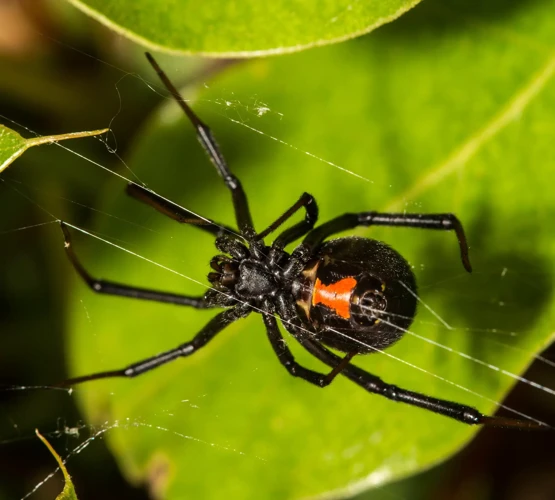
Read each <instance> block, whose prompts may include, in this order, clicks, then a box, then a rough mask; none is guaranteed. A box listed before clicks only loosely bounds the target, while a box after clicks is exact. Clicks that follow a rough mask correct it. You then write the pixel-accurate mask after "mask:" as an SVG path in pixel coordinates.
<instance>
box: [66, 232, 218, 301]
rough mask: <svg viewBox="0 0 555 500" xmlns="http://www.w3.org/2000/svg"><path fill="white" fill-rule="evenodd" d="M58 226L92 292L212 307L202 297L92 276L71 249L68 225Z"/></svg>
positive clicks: (70, 254) (70, 255)
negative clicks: (124, 283)
mask: <svg viewBox="0 0 555 500" xmlns="http://www.w3.org/2000/svg"><path fill="white" fill-rule="evenodd" d="M60 226H61V228H62V232H63V233H64V240H65V249H66V253H67V256H68V257H69V260H70V262H71V264H72V265H73V267H74V268H75V270H76V271H77V272H78V273H79V275H80V276H81V278H83V281H84V282H85V283H86V284H87V285H88V286H89V288H90V289H91V290H92V291H93V292H96V293H103V294H107V295H118V296H120V297H130V298H134V299H143V300H153V301H156V302H165V303H167V304H177V305H180V306H191V307H195V308H197V309H206V308H209V307H214V305H212V304H211V303H209V302H207V301H206V300H205V298H204V297H188V296H186V295H179V294H174V293H168V292H160V291H157V290H149V289H146V288H138V287H133V286H128V285H123V284H120V283H114V282H113V281H104V280H99V279H96V278H93V277H92V276H91V275H90V274H89V273H88V272H87V270H86V269H85V268H84V267H83V265H82V264H81V262H79V259H78V258H77V255H75V252H74V251H73V247H72V244H71V235H70V232H69V229H68V227H67V226H66V225H65V224H64V223H63V222H61V223H60Z"/></svg>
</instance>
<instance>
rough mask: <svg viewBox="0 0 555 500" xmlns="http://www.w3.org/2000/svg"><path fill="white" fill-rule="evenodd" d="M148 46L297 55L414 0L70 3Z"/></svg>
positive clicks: (360, 30) (356, 31) (364, 28)
mask: <svg viewBox="0 0 555 500" xmlns="http://www.w3.org/2000/svg"><path fill="white" fill-rule="evenodd" d="M69 1H70V2H71V3H72V4H73V5H75V6H76V7H77V8H79V9H81V10H83V11H84V12H85V13H87V14H89V15H90V16H92V17H94V18H96V19H97V20H98V21H100V22H102V23H104V24H106V25H107V26H109V27H110V28H112V29H114V30H115V31H117V32H119V33H121V34H123V35H124V36H126V37H129V38H131V39H133V40H135V41H137V42H138V43H140V44H142V45H145V46H147V47H149V48H152V49H155V50H156V49H158V50H169V51H173V52H180V53H184V54H200V55H205V56H217V57H223V56H226V57H245V56H260V55H267V54H284V53H287V52H294V51H295V52H296V51H298V50H302V49H307V48H310V47H316V46H321V45H326V44H329V43H334V42H339V41H342V40H346V39H349V38H354V37H356V36H360V35H363V34H365V33H368V32H370V31H372V30H374V29H376V28H378V27H379V26H381V25H382V24H385V23H388V22H391V21H393V20H394V19H396V18H397V17H399V16H400V15H402V14H403V13H404V12H406V11H407V10H409V9H410V8H412V7H413V6H414V5H416V4H417V3H418V2H419V0H371V1H365V2H352V1H346V0H303V1H296V2H290V1H285V0H274V1H272V2H261V1H259V0H242V1H241V2H221V1H219V0H209V1H204V2H197V1H194V0H179V1H176V0H126V1H122V0H120V1H118V2H113V1H111V0H85V1H83V0H69Z"/></svg>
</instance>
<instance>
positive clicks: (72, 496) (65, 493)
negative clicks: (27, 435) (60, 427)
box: [35, 429, 77, 500]
mask: <svg viewBox="0 0 555 500" xmlns="http://www.w3.org/2000/svg"><path fill="white" fill-rule="evenodd" d="M35 433H36V435H37V436H38V438H39V439H40V440H41V441H42V442H43V443H44V445H45V446H46V447H47V448H48V450H49V451H50V453H52V456H53V457H54V458H55V459H56V462H58V466H59V467H60V470H61V471H62V474H63V475H64V482H65V484H64V489H63V490H62V492H61V493H60V494H59V495H58V496H57V497H56V500H77V493H76V492H75V487H74V486H73V483H72V482H71V476H70V475H69V473H68V472H67V469H66V466H65V464H64V462H63V460H62V459H61V458H60V455H58V454H57V453H56V450H54V448H53V447H52V445H51V444H50V443H49V442H48V441H47V440H46V438H45V437H44V436H43V435H42V434H41V433H40V432H39V430H38V429H36V430H35Z"/></svg>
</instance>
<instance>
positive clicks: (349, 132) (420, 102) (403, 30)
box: [67, 2, 555, 499]
mask: <svg viewBox="0 0 555 500" xmlns="http://www.w3.org/2000/svg"><path fill="white" fill-rule="evenodd" d="M450 5H451V8H450V9H448V8H447V7H446V6H445V3H444V2H428V3H426V4H424V5H423V6H422V7H421V8H420V9H418V10H415V11H413V12H411V13H409V14H407V15H406V16H404V17H403V18H402V19H401V20H399V21H398V22H397V23H394V24H392V25H390V26H388V27H386V28H384V29H383V30H380V31H379V32H376V33H375V34H374V35H372V36H371V37H368V38H366V39H364V40H357V41H353V42H349V43H345V44H341V45H336V46H333V47H327V48H324V49H320V50H318V51H312V52H306V53H302V54H297V55H291V56H287V57H282V58H279V59H271V60H257V61H251V62H249V63H245V64H242V65H238V66H235V67H234V68H233V69H232V70H229V71H228V72H227V73H226V74H225V75H224V76H222V77H220V78H219V79H217V80H216V81H213V82H210V84H209V85H208V87H209V89H208V90H203V91H202V93H201V94H200V96H199V99H198V100H196V101H195V102H194V103H193V106H194V107H195V110H197V112H198V113H199V115H200V116H201V118H202V119H203V120H204V121H205V122H207V123H208V124H210V126H211V127H212V129H213V131H214V134H215V135H216V137H217V138H218V141H219V143H220V145H221V147H222V150H223V153H224V155H226V157H227V159H228V161H229V163H230V165H231V166H232V168H233V171H234V172H235V173H236V174H237V175H238V176H239V178H240V179H241V180H242V181H243V184H244V186H245V188H246V191H247V193H248V195H249V201H250V204H251V207H252V211H253V214H254V219H255V223H256V226H257V228H259V229H263V228H264V227H265V226H267V225H268V224H269V223H270V222H271V221H272V220H274V219H275V218H276V216H277V215H278V214H281V213H283V211H284V210H285V209H286V208H288V207H289V206H290V205H291V204H292V203H294V202H295V201H296V200H297V198H298V196H299V195H300V194H301V193H302V192H303V191H308V192H310V193H311V194H313V195H314V196H315V197H316V199H317V200H318V202H319V206H320V212H321V221H325V220H328V219H330V218H331V217H334V216H336V215H338V214H342V213H344V212H356V211H367V210H380V211H393V210H397V211H403V210H406V211H411V212H423V213H434V212H438V213H442V212H453V213H455V214H456V215H457V216H458V217H459V218H460V219H461V221H462V222H463V224H464V226H465V228H466V231H467V236H468V239H469V242H470V246H471V260H472V264H473V267H474V273H473V274H472V275H469V274H467V273H466V272H465V271H464V269H463V267H462V264H461V262H460V259H459V253H458V247H457V242H456V238H455V237H454V235H452V234H446V233H440V232H437V233H436V232H430V231H428V232H427V231H422V230H411V229H395V228H372V229H360V230H357V231H353V233H354V234H359V235H363V236H369V237H373V238H377V239H380V240H384V241H386V242H387V243H389V244H391V245H392V246H393V247H394V248H396V249H398V250H399V251H400V252H401V253H402V254H403V255H405V257H406V258H407V259H408V260H409V262H411V264H412V265H413V266H414V270H415V273H416V275H417V279H418V282H419V285H420V297H421V299H422V300H423V301H424V302H425V304H426V305H427V306H429V307H430V308H431V309H432V310H433V312H434V314H436V315H438V316H439V317H440V318H441V321H440V320H439V319H438V318H437V317H436V316H434V314H432V313H431V312H430V311H429V310H427V309H426V307H424V306H421V307H420V309H419V312H418V315H417V317H416V320H415V323H414V324H413V326H412V327H411V328H410V333H407V334H406V335H405V337H404V338H403V339H402V340H401V341H400V342H398V343H397V344H396V345H394V346H393V347H391V348H390V349H388V350H387V351H386V352H385V353H384V354H373V355H368V356H360V357H358V358H356V359H355V360H354V363H356V364H357V365H359V366H361V367H363V368H365V369H367V370H368V371H370V372H371V373H374V374H376V375H378V376H380V377H381V378H383V379H384V380H386V381H388V382H391V383H393V384H396V385H398V386H400V387H405V388H407V389H411V390H415V391H420V392H423V393H425V394H429V395H432V396H434V397H440V398H444V399H449V400H453V401H458V402H461V403H464V404H468V405H471V406H474V407H476V408H478V409H479V410H480V411H481V412H483V413H485V414H491V413H493V412H494V411H495V409H496V406H497V405H496V403H495V402H500V401H502V399H503V397H504V396H505V395H506V394H507V392H508V391H509V390H510V388H511V387H512V386H513V384H514V383H515V377H517V376H519V375H520V374H522V373H523V372H524V371H525V369H526V368H527V366H528V365H529V364H530V363H531V361H532V360H533V359H534V356H535V355H536V354H537V353H539V352H540V351H541V350H542V349H543V348H544V346H546V345H547V344H548V343H549V342H550V341H551V337H552V333H551V332H553V324H554V322H555V304H554V296H553V282H554V280H553V278H554V276H553V273H554V270H555V265H554V264H555V259H554V255H555V234H554V232H553V230H552V223H551V221H553V220H554V218H555V196H553V187H552V183H551V180H550V179H551V177H552V172H553V165H554V164H555V146H554V142H553V135H554V134H555V125H554V121H553V117H552V115H553V113H552V110H553V109H554V107H555V84H554V79H553V75H554V72H555V59H554V57H553V54H552V51H551V49H550V47H552V46H553V43H554V42H555V29H554V28H555V10H553V8H552V5H551V4H550V3H549V2H546V3H542V2H535V3H533V4H526V5H525V6H524V5H518V6H517V5H516V4H515V5H511V6H506V4H505V3H503V2H498V3H497V4H489V3H488V7H487V8H486V7H482V4H481V3H479V2H476V3H474V4H472V5H470V4H468V5H467V3H461V4H460V5H462V6H461V7H459V9H460V10H456V8H455V5H458V4H455V3H454V2H453V3H452V4H450ZM509 46H510V47H511V49H510V50H509V49H508V47H509ZM168 69H169V70H171V68H168ZM186 96H188V94H186ZM241 124H244V125H246V127H243V126H241ZM247 127H252V128H254V129H256V130H260V131H262V132H263V135H261V134H257V133H255V132H253V130H252V129H249V128H247ZM271 137H275V138H277V139H278V140H279V141H283V142H277V141H275V140H272V139H271ZM284 143H285V144H284ZM287 145H291V146H292V147H288V146H287ZM305 151H308V152H310V153H311V154H313V155H317V156H318V157H321V158H324V159H325V160H326V162H324V161H319V160H317V159H316V158H314V157H311V156H308V155H305V154H304V152H305ZM327 162H331V163H333V164H336V165H339V166H340V167H342V168H344V169H348V170H350V171H352V172H354V173H355V174H356V175H358V176H361V177H363V178H366V179H368V180H369V181H368V182H366V181H365V180H363V179H361V178H360V177H356V176H354V175H350V174H348V173H346V172H345V171H344V170H340V169H338V168H335V167H334V166H333V165H332V164H330V163H327ZM128 164H129V165H130V167H131V168H132V170H133V172H134V173H135V174H137V175H138V177H139V178H140V179H141V180H143V181H144V182H146V183H147V184H148V186H149V187H150V188H152V189H154V190H156V191H157V192H159V193H161V194H162V195H164V196H166V197H168V198H169V199H172V200H174V201H175V202H177V203H180V204H181V205H183V206H186V207H187V208H189V209H191V210H194V211H195V212H197V213H200V214H202V215H204V216H206V217H210V218H213V219H216V220H219V221H221V222H223V223H227V224H233V213H232V210H231V203H230V197H229V193H228V192H227V191H226V189H225V187H224V186H223V183H222V182H221V180H220V179H219V178H218V177H217V175H216V173H215V171H214V169H213V167H212V166H211V165H210V163H209V162H208V160H207V159H206V157H205V156H204V154H203V152H202V150H201V148H200V146H199V145H198V144H197V143H196V141H195V138H194V135H193V133H192V130H191V127H190V124H188V123H187V122H186V121H185V119H184V118H182V117H181V113H180V110H179V109H178V107H177V106H176V105H175V104H174V103H173V102H171V101H170V102H166V103H165V105H164V107H163V108H162V109H161V110H160V112H159V113H158V114H157V116H156V117H154V118H153V120H152V121H151V123H150V125H149V126H148V127H147V129H146V130H145V133H144V135H143V136H142V137H140V139H139V140H138V141H137V144H136V148H135V150H134V152H133V155H132V157H131V158H130V159H128ZM123 184H124V183H122V182H121V181H119V180H118V181H116V182H114V184H113V186H111V188H110V190H109V192H106V193H105V195H104V199H105V200H106V201H105V204H104V205H103V206H102V207H100V208H101V209H102V210H103V211H107V212H108V213H110V214H112V215H116V216H117V217H121V218H123V219H126V220H130V221H132V222H134V223H135V224H139V225H140V226H142V227H137V226H134V225H130V224H125V223H123V222H122V221H121V220H118V219H111V218H106V217H102V219H101V220H100V221H99V225H98V226H97V227H96V228H95V229H98V230H99V231H100V232H101V233H102V234H103V235H105V236H106V237H108V238H113V239H114V240H115V241H116V243H117V244H119V245H121V246H123V247H125V248H128V249H131V250H132V251H134V252H137V253H139V254H140V255H142V256H144V257H146V258H148V259H152V260H154V261H156V262H158V263H160V264H161V265H163V266H166V267H167V268H169V269H171V270H174V271H176V272H177V273H179V274H174V273H172V272H169V271H167V270H164V269H161V268H159V267H156V266H154V265H152V264H150V263H148V262H145V261H143V260H141V259H139V258H136V257H133V256H131V255H129V254H127V253H125V252H121V251H118V250H117V249H115V248H113V247H109V246H108V245H106V244H104V243H101V242H98V241H97V240H95V239H94V238H89V237H84V236H83V235H79V234H75V248H76V251H77V253H78V254H79V256H80V258H81V260H82V262H83V263H84V265H85V266H86V267H87V269H89V270H90V272H91V273H93V274H94V275H95V276H99V277H100V276H102V277H105V278H107V279H112V280H116V281H120V282H124V283H128V284H133V285H136V286H142V287H149V288H153V289H163V290H168V291H174V292H182V293H186V294H193V295H200V294H202V293H204V291H205V290H206V288H205V287H204V286H202V285H199V284H197V283H195V282H192V281H189V280H188V279H186V278H184V277H183V276H182V275H185V276H188V277H190V278H192V279H194V280H198V281H199V282H201V283H206V281H205V276H206V273H207V272H209V267H208V262H209V259H210V258H211V256H213V255H214V254H216V253H218V252H217V251H216V250H215V249H214V247H213V239H212V238H210V237H209V236H207V235H206V234H204V233H203V232H202V231H199V230H198V229H195V228H193V227H183V226H180V225H179V224H176V223H175V222H174V221H171V220H167V219H166V218H164V217H162V216H161V215H160V214H158V213H155V212H154V211H153V210H152V209H150V208H149V207H146V206H142V205H140V204H138V203H137V202H136V201H135V200H130V199H128V198H127V197H126V196H125V195H124V194H123V189H124V185H123ZM299 219H300V215H298V216H297V217H296V218H295V221H296V220H299ZM149 229H151V230H149ZM67 272H71V271H70V266H69V265H68V269H67ZM76 280H77V278H76ZM71 297H72V307H71V319H70V324H71V367H72V370H71V371H72V374H73V375H82V374H86V373H91V372H94V371H100V370H111V369H115V368H120V367H123V366H125V365H126V364H129V363H131V362H134V361H138V360H140V359H143V358H146V357H148V356H151V355H153V354H156V353H158V352H161V351H163V350H165V349H169V348H171V347H173V346H177V345H179V344H180V343H182V342H184V341H187V340H189V339H191V338H192V336H193V335H194V334H195V332H197V331H198V330H199V329H200V328H201V326H202V325H203V324H205V323H206V322H207V321H208V319H209V318H210V317H212V316H213V315H214V312H212V311H194V310H188V309H187V308H179V307H174V306H169V305H162V304H155V303H147V302H137V301H133V300H130V299H124V298H116V297H106V296H97V295H95V294H93V293H91V292H90V290H89V289H87V287H86V286H85V285H84V284H83V283H81V282H78V283H76V284H75V287H74V289H73V292H72V294H71ZM442 321H443V322H442ZM444 322H446V323H444ZM265 337H266V336H265V333H264V328H263V325H262V321H261V319H260V317H259V315H256V314H253V315H252V316H251V317H249V318H248V319H246V320H242V321H240V322H237V323H236V324H234V325H233V326H231V327H229V328H228V329H226V330H225V331H224V332H222V333H221V334H220V335H219V336H218V337H217V338H216V339H215V340H214V341H213V342H212V343H211V344H210V345H208V346H207V347H206V348H204V349H202V350H201V351H200V352H199V353H198V354H196V355H195V356H192V357H190V358H188V359H183V360H178V361H175V362H173V363H171V364H169V365H167V366H165V367H163V368H159V369H157V370H155V371H154V372H152V373H150V374H145V375H144V376H141V377H138V378H136V379H133V380H106V381H99V382H94V383H90V384H87V385H83V386H81V387H78V388H76V394H78V395H79V397H80V399H81V401H82V403H83V406H84V408H85V410H86V414H87V416H88V419H89V420H90V421H92V422H93V423H103V422H106V421H108V422H114V421H117V422H119V423H120V427H121V428H120V429H117V430H114V431H113V432H112V433H111V434H110V436H109V437H108V441H109V445H110V447H111V449H112V450H113V452H114V454H115V455H116V456H117V458H118V461H119V463H120V465H121V467H122V469H123V470H124V471H126V473H127V474H128V475H129V476H130V477H132V478H133V479H134V480H136V481H140V480H145V479H146V480H147V481H148V482H149V483H150V484H151V486H152V488H153V489H155V490H156V491H158V492H161V493H160V494H164V493H165V496H166V497H167V498H184V497H192V498H206V499H210V498H242V499H249V498H280V499H283V498H295V499H296V498H307V497H313V496H318V495H324V496H326V498H331V497H339V496H344V495H346V494H347V493H354V492H356V491H360V490H363V489H365V488H370V487H372V486H376V485H379V484H383V483H385V482H389V481H393V480H395V479H399V478H402V477H404V476H407V475H409V474H412V473H414V472H416V471H420V470H423V469H426V468H429V467H431V466H432V465H433V464H435V463H437V462H439V461H442V460H445V459H446V458H447V457H448V456H450V455H451V454H453V453H455V452H456V451H457V450H459V449H460V448H461V447H462V446H464V445H465V443H467V442H468V440H469V439H471V437H472V436H473V435H474V433H475V432H477V431H478V428H476V427H470V426H465V425H463V424H460V423H457V422H454V421H451V420H449V419H448V418H445V417H441V416H438V415H434V414H432V413H430V412H427V411H424V410H420V409H416V408H412V407H409V406H407V405H403V404H398V403H393V402H390V401H388V400H386V399H385V398H382V397H379V396H375V395H371V394H368V393H366V392H365V391H363V390H361V389H360V388H359V387H356V386H354V385H353V384H352V383H350V382H349V381H348V380H346V379H344V378H342V377H338V379H337V380H335V381H334V383H333V384H331V386H330V387H327V388H326V389H323V390H322V389H318V388H315V387H313V386H310V385H309V384H307V383H306V382H304V381H302V380H299V379H295V378H293V377H291V376H290V375H288V374H287V372H286V371H285V370H284V369H283V367H282V366H280V364H279V362H278V360H277V359H276V358H275V355H274V354H273V352H272V349H271V348H270V346H269V344H268V341H267V339H266V338H265ZM286 340H287V342H288V344H289V345H290V347H291V349H292V350H293V351H294V354H295V356H296V357H297V359H298V360H299V361H300V362H301V363H303V364H304V365H306V366H308V367H310V368H313V369H318V370H324V368H323V367H322V365H321V364H319V363H318V362H317V361H315V360H313V359H312V358H310V356H307V355H306V353H304V352H303V351H302V349H301V348H300V347H299V346H298V345H297V344H296V343H295V341H294V339H291V338H290V337H289V336H286ZM440 346H445V348H442V347H440ZM469 358H473V359H475V360H477V361H473V360H472V359H469ZM507 374H513V376H510V375H507ZM528 389H529V390H534V389H532V388H528ZM516 410H519V408H516ZM506 414H507V415H512V416H514V414H511V413H506ZM499 432H514V431H509V430H507V431H499Z"/></svg>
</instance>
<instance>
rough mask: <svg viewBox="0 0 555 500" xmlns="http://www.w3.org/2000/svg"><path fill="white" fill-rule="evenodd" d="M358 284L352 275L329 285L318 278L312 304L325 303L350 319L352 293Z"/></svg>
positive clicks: (343, 316) (313, 291)
mask: <svg viewBox="0 0 555 500" xmlns="http://www.w3.org/2000/svg"><path fill="white" fill-rule="evenodd" d="M356 284H357V280H356V279H355V278H351V277H349V278H343V279H342V280H339V281H336V282H335V283H330V284H329V285H324V284H323V283H322V282H321V281H320V279H319V278H317V279H316V283H314V289H313V290H312V305H313V306H315V305H316V304H323V305H325V306H328V307H329V308H330V309H333V310H334V311H335V312H336V313H337V314H338V315H339V316H341V317H342V318H345V319H349V318H350V317H351V312H350V308H349V306H350V304H351V294H352V293H353V289H354V288H355V286H356Z"/></svg>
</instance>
